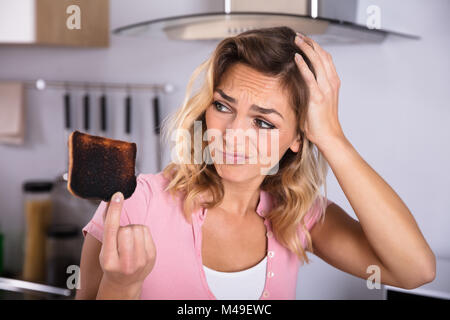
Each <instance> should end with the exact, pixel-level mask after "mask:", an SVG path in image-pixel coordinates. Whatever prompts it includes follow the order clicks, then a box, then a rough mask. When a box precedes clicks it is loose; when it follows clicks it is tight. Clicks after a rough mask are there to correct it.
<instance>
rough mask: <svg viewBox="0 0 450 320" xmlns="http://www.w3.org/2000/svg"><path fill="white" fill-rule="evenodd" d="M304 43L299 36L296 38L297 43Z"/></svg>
mask: <svg viewBox="0 0 450 320" xmlns="http://www.w3.org/2000/svg"><path fill="white" fill-rule="evenodd" d="M302 41H303V39H302V38H300V37H299V36H298V35H296V36H295V42H297V43H301V42H302Z"/></svg>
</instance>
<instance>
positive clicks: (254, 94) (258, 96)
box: [215, 64, 288, 110]
mask: <svg viewBox="0 0 450 320" xmlns="http://www.w3.org/2000/svg"><path fill="white" fill-rule="evenodd" d="M218 89H221V90H222V92H224V93H225V94H226V95H228V96H229V97H232V98H234V99H235V100H236V103H244V104H249V103H250V104H258V105H260V106H262V107H270V108H274V107H275V108H279V109H281V110H283V109H284V108H285V107H286V106H287V103H288V100H287V96H286V94H285V93H284V92H283V90H282V89H281V87H280V84H279V80H278V79H277V78H275V77H271V76H267V75H264V74H262V73H260V72H258V71H256V70H254V69H252V68H250V67H248V66H245V65H242V64H236V65H235V66H233V67H231V68H230V70H228V71H227V72H226V73H225V75H224V77H223V78H222V79H221V82H220V84H219V86H218ZM215 93H216V94H217V95H220V94H219V93H218V92H217V90H216V92H215Z"/></svg>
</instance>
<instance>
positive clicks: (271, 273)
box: [267, 271, 275, 278]
mask: <svg viewBox="0 0 450 320" xmlns="http://www.w3.org/2000/svg"><path fill="white" fill-rule="evenodd" d="M274 275H275V273H273V272H272V271H269V273H268V274H267V276H268V277H269V278H272V277H273V276H274Z"/></svg>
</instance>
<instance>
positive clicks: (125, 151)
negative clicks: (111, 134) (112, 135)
mask: <svg viewBox="0 0 450 320" xmlns="http://www.w3.org/2000/svg"><path fill="white" fill-rule="evenodd" d="M68 149H69V171H68V177H67V189H68V190H69V192H70V193H72V194H73V195H74V196H77V197H79V198H84V199H90V200H103V201H106V202H108V201H110V200H111V197H112V195H113V194H114V193H116V192H117V191H120V192H122V194H123V196H124V199H127V198H129V197H131V195H132V194H133V192H134V190H135V189H136V184H137V181H136V176H135V166H136V152H137V148H136V143H134V142H127V141H121V140H114V139H109V138H105V137H100V136H94V135H90V134H87V133H83V132H80V131H74V132H72V133H71V134H70V136H69V139H68Z"/></svg>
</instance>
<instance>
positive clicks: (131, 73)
mask: <svg viewBox="0 0 450 320" xmlns="http://www.w3.org/2000/svg"><path fill="white" fill-rule="evenodd" d="M386 2H387V1H384V2H382V1H380V2H378V3H379V4H380V6H381V8H382V26H383V27H387V28H388V29H393V30H399V31H403V32H409V33H413V34H418V35H420V36H421V37H422V39H421V40H420V41H413V40H404V39H400V38H396V37H391V38H389V39H387V41H386V42H384V43H383V44H380V45H355V46H341V47H339V46H334V47H331V46H329V47H326V48H325V49H326V50H328V51H329V52H330V53H331V54H332V55H333V59H334V61H335V64H336V67H337V70H338V73H339V75H340V77H341V80H342V87H341V94H340V113H339V116H340V120H341V123H342V127H343V129H344V131H345V133H346V135H347V137H348V138H349V140H350V142H351V143H352V144H353V145H354V146H355V148H356V149H357V150H358V151H359V153H360V154H361V155H362V156H363V158H364V159H365V160H366V161H367V162H368V163H369V164H370V165H371V166H372V167H373V168H374V169H375V170H376V171H377V172H378V173H379V174H380V175H381V176H382V177H383V178H384V179H385V180H386V181H387V182H388V183H389V184H390V185H391V186H392V187H393V188H394V189H395V190H396V192H397V193H398V194H399V195H400V197H401V198H402V199H403V201H404V202H405V203H406V204H407V206H408V207H409V208H410V210H411V212H412V213H413V215H414V217H415V219H416V221H417V223H418V224H419V226H420V228H421V230H422V232H423V234H424V236H425V237H426V239H427V240H428V241H429V243H430V245H431V247H432V249H433V250H434V252H435V253H436V254H437V255H438V256H442V257H450V245H449V241H448V233H449V231H450V215H449V208H450V197H449V190H450V172H449V170H448V167H447V165H448V163H450V152H449V149H448V140H449V139H450V129H448V125H447V124H448V119H450V108H449V103H448V101H449V100H450V91H449V90H448V83H449V80H448V72H449V71H450V65H449V64H450V62H449V59H448V52H449V49H450V38H449V37H448V35H447V34H446V32H448V30H450V22H449V20H448V18H447V14H448V12H450V10H449V9H450V2H449V1H447V0H435V1H432V2H426V1H419V0H414V1H411V0H402V1H395V6H394V4H393V3H392V1H389V3H386ZM200 3H201V1H198V0H197V1H192V2H189V1H183V2H181V1H174V0H172V1H165V2H164V6H163V5H162V4H160V3H159V2H154V1H152V2H150V1H145V0H133V1H126V2H125V1H120V0H112V1H111V29H113V28H115V27H119V26H122V25H125V24H128V23H134V22H138V21H142V20H148V19H153V18H157V17H163V16H169V15H179V14H184V13H193V12H195V9H196V7H198V6H199V5H200ZM361 3H362V4H361V5H365V2H361ZM370 3H376V1H371V2H370ZM389 8H390V9H389ZM393 11H395V13H392V12H393ZM383 12H384V13H383ZM384 17H385V19H384ZM397 19H398V20H397ZM111 40H112V41H111V47H110V48H108V49H69V48H46V47H20V46H10V47H0V78H1V79H10V78H12V79H35V78H47V79H61V80H89V81H111V82H126V81H129V82H144V83H153V82H158V83H160V82H170V83H173V84H174V85H175V86H176V91H175V92H174V93H173V94H171V95H168V96H165V97H163V99H162V105H161V106H162V108H163V114H162V116H166V115H167V114H168V113H170V112H172V111H173V110H175V109H176V108H177V107H179V106H180V104H181V102H182V99H183V97H184V89H185V86H186V84H187V80H188V78H189V76H190V74H191V72H192V71H193V70H194V68H195V67H196V66H197V65H198V64H200V63H201V62H202V61H203V60H204V59H205V58H206V57H207V56H208V55H209V54H210V53H211V52H212V50H213V49H214V46H215V44H216V42H182V41H176V42H175V41H167V40H153V39H143V38H122V37H118V36H112V39H111ZM80 94H81V93H80ZM114 95H115V97H116V98H115V100H114V104H113V106H112V108H113V109H114V110H115V115H114V117H113V119H111V121H112V122H113V123H116V124H117V127H116V128H115V129H114V130H113V131H112V132H110V136H112V137H116V138H121V137H122V133H121V132H123V128H122V127H121V125H122V124H121V122H122V121H121V119H120V116H121V112H122V111H123V110H122V109H123V106H122V103H121V99H122V98H123V93H121V92H117V93H114ZM28 99H29V103H28V106H27V114H28V116H27V117H28V118H27V143H26V145H25V146H23V147H12V146H6V145H0V155H1V156H0V168H1V169H0V181H1V183H0V210H1V216H0V219H1V220H0V223H1V224H2V226H3V230H4V232H5V233H6V237H7V241H6V243H7V245H8V247H7V248H6V252H5V254H6V257H5V259H6V265H7V267H11V268H12V267H13V266H14V265H16V264H18V263H19V260H18V255H17V254H15V252H16V251H15V250H17V247H15V246H17V243H16V241H17V233H18V232H20V221H21V215H22V214H23V211H22V207H21V204H22V198H21V197H22V196H21V183H22V182H23V180H25V179H30V178H54V177H55V176H56V175H57V174H59V173H60V172H63V171H64V170H65V168H66V162H65V161H66V160H65V156H66V155H65V151H64V150H65V149H64V148H63V145H64V137H63V135H62V134H61V133H62V130H63V122H62V104H61V101H62V100H61V99H62V92H61V91H55V90H48V91H44V92H37V91H34V90H30V91H29V93H28ZM136 99H139V101H140V103H141V104H140V105H139V108H142V109H141V110H140V111H139V112H142V113H139V114H140V116H139V123H138V128H139V133H136V134H135V135H134V136H133V138H134V139H135V141H137V142H138V145H139V147H140V148H141V149H140V150H138V154H141V156H142V159H143V162H142V170H143V171H145V172H155V168H156V167H155V163H154V159H153V158H152V157H151V152H152V150H153V148H154V143H155V140H154V137H153V135H152V133H151V126H152V123H153V122H152V114H151V112H150V105H149V103H148V102H147V101H148V100H149V99H150V94H148V95H144V94H141V95H136ZM80 106H81V105H80V104H78V108H79V107H80ZM137 108H138V106H137V107H136V109H137ZM135 112H136V114H135V118H137V117H138V113H137V112H138V111H135ZM78 124H81V115H80V114H79V115H78ZM143 137H145V140H144V138H143ZM165 159H166V160H165V162H164V164H165V163H167V160H168V157H167V155H166V156H165ZM328 182H329V185H328V193H329V197H330V199H332V200H333V201H335V202H336V203H338V204H339V205H340V206H342V207H343V208H344V209H345V210H347V212H349V214H350V215H352V217H354V218H356V216H355V214H354V212H353V210H352V208H351V206H350V205H349V203H348V201H347V199H346V198H345V195H344V194H343V192H342V190H341V189H340V187H339V184H338V182H337V181H336V179H335V177H334V175H333V174H332V173H331V172H330V175H329V180H328ZM84 217H85V218H86V219H88V218H89V213H88V215H87V216H86V214H85V216H84ZM8 239H9V240H8ZM311 258H312V260H313V263H312V264H310V265H305V266H304V267H302V268H301V270H300V273H299V281H298V289H297V290H298V294H297V297H298V298H299V299H327V298H331V299H373V298H380V297H381V293H380V292H379V291H378V290H368V289H367V288H366V286H365V281H364V280H362V279H359V278H356V277H353V276H351V275H348V274H345V273H343V272H341V271H340V270H337V269H336V268H334V267H332V266H330V265H328V264H326V263H325V262H323V261H322V260H321V259H319V258H318V257H316V256H313V255H311Z"/></svg>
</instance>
